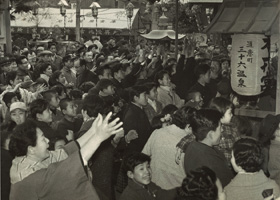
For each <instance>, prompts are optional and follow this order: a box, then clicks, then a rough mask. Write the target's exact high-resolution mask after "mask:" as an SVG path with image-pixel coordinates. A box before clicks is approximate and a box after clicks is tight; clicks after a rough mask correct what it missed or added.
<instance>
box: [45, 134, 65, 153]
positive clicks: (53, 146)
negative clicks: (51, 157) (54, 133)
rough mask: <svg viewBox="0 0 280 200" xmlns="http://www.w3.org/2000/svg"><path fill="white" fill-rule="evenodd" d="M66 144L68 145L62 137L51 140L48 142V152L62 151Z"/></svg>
mask: <svg viewBox="0 0 280 200" xmlns="http://www.w3.org/2000/svg"><path fill="white" fill-rule="evenodd" d="M67 143H68V141H67V140H65V138H63V137H56V138H53V139H52V140H51V141H50V146H49V150H50V151H55V150H58V149H62V148H63V147H64V146H65V145H66V144H67Z"/></svg>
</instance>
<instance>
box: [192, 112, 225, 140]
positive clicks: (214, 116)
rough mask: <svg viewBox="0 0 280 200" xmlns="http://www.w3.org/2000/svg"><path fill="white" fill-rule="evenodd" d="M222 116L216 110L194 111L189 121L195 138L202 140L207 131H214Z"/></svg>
mask: <svg viewBox="0 0 280 200" xmlns="http://www.w3.org/2000/svg"><path fill="white" fill-rule="evenodd" d="M222 117H223V115H222V114H221V113H220V112H219V111H217V110H212V109H201V110H198V111H196V113H195V114H194V116H193V118H192V120H191V123H190V126H191V127H192V130H193V133H194V135H195V137H196V140H198V141H202V140H204V139H205V138H206V136H207V134H208V133H209V131H215V130H216V129H217V127H218V126H219V124H220V120H221V118H222Z"/></svg>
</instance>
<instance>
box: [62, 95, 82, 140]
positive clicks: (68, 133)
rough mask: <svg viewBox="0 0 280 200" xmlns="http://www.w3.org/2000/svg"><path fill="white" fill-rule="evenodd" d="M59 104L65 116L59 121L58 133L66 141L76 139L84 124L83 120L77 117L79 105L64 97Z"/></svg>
mask: <svg viewBox="0 0 280 200" xmlns="http://www.w3.org/2000/svg"><path fill="white" fill-rule="evenodd" d="M59 105H60V110H61V112H62V114H63V115H64V117H63V118H62V119H61V120H60V121H59V122H58V125H57V133H58V134H59V135H60V136H61V137H62V138H64V139H66V141H71V140H74V139H76V138H77V134H78V132H79V130H80V128H81V126H82V124H83V120H82V119H80V118H77V106H76V105H75V104H74V101H73V100H71V99H68V98H65V99H62V100H61V101H60V102H59Z"/></svg>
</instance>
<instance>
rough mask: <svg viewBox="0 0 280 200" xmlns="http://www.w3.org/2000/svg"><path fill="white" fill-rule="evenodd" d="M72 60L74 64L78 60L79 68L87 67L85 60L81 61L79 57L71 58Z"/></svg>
mask: <svg viewBox="0 0 280 200" xmlns="http://www.w3.org/2000/svg"><path fill="white" fill-rule="evenodd" d="M73 60H74V62H76V61H77V60H79V62H80V66H81V67H82V66H86V65H87V62H86V60H85V59H82V58H80V57H75V58H73Z"/></svg>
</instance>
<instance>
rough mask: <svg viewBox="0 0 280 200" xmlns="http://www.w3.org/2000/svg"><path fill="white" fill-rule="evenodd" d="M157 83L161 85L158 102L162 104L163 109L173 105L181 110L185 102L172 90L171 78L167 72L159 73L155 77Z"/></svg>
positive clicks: (158, 89) (158, 90)
mask: <svg viewBox="0 0 280 200" xmlns="http://www.w3.org/2000/svg"><path fill="white" fill-rule="evenodd" d="M155 81H156V83H157V84H159V87H158V88H157V92H158V101H159V102H161V103H162V106H163V107H164V106H166V105H168V104H173V105H175V106H177V107H178V108H180V107H182V106H183V105H184V103H185V101H184V100H183V99H181V98H180V97H179V96H178V95H177V94H176V93H175V91H174V90H173V89H172V87H171V80H170V76H169V74H168V72H167V71H164V70H162V71H159V72H158V73H157V74H156V76H155Z"/></svg>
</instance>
